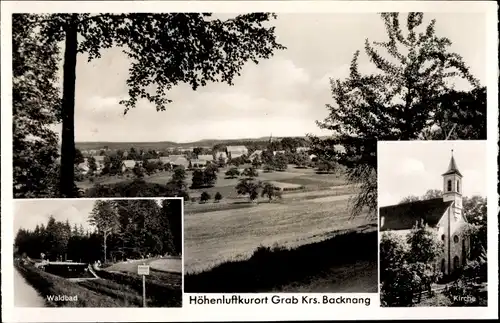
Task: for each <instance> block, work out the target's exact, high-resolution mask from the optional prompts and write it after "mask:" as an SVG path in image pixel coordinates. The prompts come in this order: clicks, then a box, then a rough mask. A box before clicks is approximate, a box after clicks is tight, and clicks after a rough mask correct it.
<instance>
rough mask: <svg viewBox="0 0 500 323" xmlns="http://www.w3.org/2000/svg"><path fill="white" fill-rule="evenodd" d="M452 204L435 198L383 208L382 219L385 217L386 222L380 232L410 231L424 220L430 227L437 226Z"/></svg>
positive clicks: (382, 224)
mask: <svg viewBox="0 0 500 323" xmlns="http://www.w3.org/2000/svg"><path fill="white" fill-rule="evenodd" d="M452 203H453V201H448V202H444V201H443V199H442V198H435V199H430V200H424V201H415V202H410V203H402V204H397V205H390V206H384V207H381V208H380V219H382V217H384V221H383V223H381V226H380V231H387V230H409V229H411V228H413V226H414V225H415V224H416V223H417V222H418V221H420V220H422V219H423V220H424V222H425V223H426V224H428V225H429V226H436V225H437V224H438V222H439V220H441V217H442V216H443V214H444V212H445V211H446V210H447V209H448V208H449V207H450V205H451V204H452Z"/></svg>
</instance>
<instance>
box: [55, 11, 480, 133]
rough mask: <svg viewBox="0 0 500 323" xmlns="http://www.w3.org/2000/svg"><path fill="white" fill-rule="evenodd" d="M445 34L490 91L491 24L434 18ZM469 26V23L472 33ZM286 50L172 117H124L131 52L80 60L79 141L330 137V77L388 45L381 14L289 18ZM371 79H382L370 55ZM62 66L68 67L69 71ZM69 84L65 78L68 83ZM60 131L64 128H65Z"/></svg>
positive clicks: (365, 65)
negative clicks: (372, 45)
mask: <svg viewBox="0 0 500 323" xmlns="http://www.w3.org/2000/svg"><path fill="white" fill-rule="evenodd" d="M431 18H435V19H436V20H437V24H436V33H437V35H439V36H446V37H448V38H449V39H451V40H452V42H453V45H452V47H451V50H452V51H454V52H457V53H459V54H460V55H462V57H463V58H464V60H465V62H466V63H467V64H468V65H469V66H470V68H471V71H472V73H473V74H474V75H475V76H476V78H478V79H479V80H480V81H481V83H482V84H485V77H486V66H485V63H484V62H485V61H486V60H485V46H486V39H485V23H484V21H485V17H484V15H483V14H479V13H470V14H469V13H457V14H452V13H449V14H448V13H446V14H445V13H429V14H425V17H424V22H428V21H430V19H431ZM464 22H466V23H464ZM273 24H274V25H275V26H276V35H277V38H278V42H279V43H281V44H283V45H284V46H286V47H287V49H286V50H284V51H278V52H276V54H275V56H274V57H272V58H271V59H269V60H265V61H262V62H261V63H260V64H258V65H255V64H253V63H248V64H247V65H246V66H245V68H244V69H243V71H242V75H241V76H239V77H236V78H235V80H234V82H235V85H234V86H232V87H230V86H228V85H226V84H209V85H208V86H206V87H204V88H201V89H199V90H197V91H193V90H192V89H191V88H190V87H189V86H186V85H179V86H177V87H175V88H174V89H173V90H172V91H171V92H170V93H169V97H170V98H171V99H173V100H174V102H173V103H172V104H170V105H169V106H168V107H167V111H164V112H156V110H155V108H154V107H153V106H152V105H150V104H149V103H146V102H140V103H139V106H138V107H137V108H136V109H133V110H131V111H130V112H129V113H128V114H127V115H125V116H124V115H123V107H122V106H120V105H119V104H118V102H119V101H120V100H121V99H123V98H126V95H127V86H126V82H125V81H126V79H127V76H128V66H129V61H128V58H126V57H125V55H124V54H122V53H121V49H119V48H113V49H109V50H105V51H103V55H102V57H101V58H100V59H97V60H94V61H91V62H90V63H89V62H87V57H86V56H85V54H82V55H79V57H78V61H77V73H76V75H77V79H76V87H77V89H76V115H75V122H76V133H75V139H76V141H77V142H82V141H122V142H123V141H135V142H138V141H175V142H190V141H196V140H201V139H235V138H256V137H263V136H269V135H270V134H271V133H272V135H273V136H276V137H281V136H303V135H305V134H306V133H312V134H316V135H328V134H329V132H327V131H325V130H320V129H319V128H318V126H317V125H316V123H315V121H316V120H323V119H324V118H325V117H326V116H327V115H328V110H327V109H326V107H325V104H327V103H332V99H331V94H330V84H329V79H330V77H333V78H336V79H338V78H341V79H342V78H345V77H346V76H347V75H348V71H349V64H350V61H351V59H352V55H353V53H354V52H355V51H356V50H362V49H363V47H364V41H365V38H368V39H369V40H371V41H385V40H386V35H385V30H384V23H383V21H382V20H381V18H380V17H379V16H378V15H377V14H372V13H357V14H352V13H350V14H346V13H343V14H339V13H336V14H335V13H306V14H297V13H286V14H278V19H277V20H275V21H273ZM359 63H360V70H361V72H368V73H369V72H372V71H373V70H374V67H373V65H372V64H370V63H369V62H368V59H367V57H366V55H365V54H364V51H362V53H361V56H360V60H359ZM61 66H62V64H61ZM60 79H61V80H62V77H61V78H60ZM56 129H57V130H58V131H60V126H58V127H56Z"/></svg>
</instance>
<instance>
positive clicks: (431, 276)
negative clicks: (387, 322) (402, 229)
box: [380, 224, 444, 306]
mask: <svg viewBox="0 0 500 323" xmlns="http://www.w3.org/2000/svg"><path fill="white" fill-rule="evenodd" d="M443 252H444V245H443V244H442V242H441V241H440V240H439V239H438V237H437V234H436V232H434V231H433V230H431V229H429V228H428V227H427V226H425V225H422V224H418V225H416V226H415V227H414V228H413V229H412V231H411V232H410V233H409V234H407V236H406V240H405V239H403V237H401V236H399V235H397V234H395V233H384V234H383V235H382V237H381V240H380V282H381V302H382V305H383V306H413V304H415V303H419V302H420V301H421V297H422V293H423V292H424V291H427V292H428V293H431V286H432V284H433V283H435V282H436V281H438V279H439V278H440V277H441V273H440V272H439V270H438V269H437V268H436V266H435V264H436V261H437V259H438V258H439V257H440V255H442V253H443Z"/></svg>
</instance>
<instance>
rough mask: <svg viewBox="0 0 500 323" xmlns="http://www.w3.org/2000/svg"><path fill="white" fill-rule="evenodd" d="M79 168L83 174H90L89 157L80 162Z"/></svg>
mask: <svg viewBox="0 0 500 323" xmlns="http://www.w3.org/2000/svg"><path fill="white" fill-rule="evenodd" d="M77 167H78V170H79V171H80V172H81V173H82V174H83V175H86V174H88V172H89V170H90V169H89V165H88V162H87V159H85V161H84V162H83V163H80V164H78V166H77Z"/></svg>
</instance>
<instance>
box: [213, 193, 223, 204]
mask: <svg viewBox="0 0 500 323" xmlns="http://www.w3.org/2000/svg"><path fill="white" fill-rule="evenodd" d="M214 200H215V202H219V201H220V200H222V194H221V193H220V192H217V193H215V196H214Z"/></svg>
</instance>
